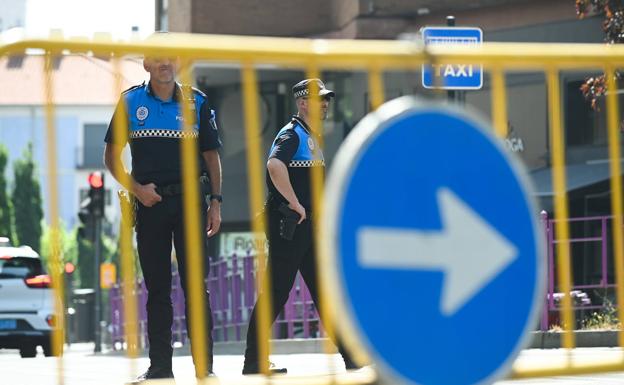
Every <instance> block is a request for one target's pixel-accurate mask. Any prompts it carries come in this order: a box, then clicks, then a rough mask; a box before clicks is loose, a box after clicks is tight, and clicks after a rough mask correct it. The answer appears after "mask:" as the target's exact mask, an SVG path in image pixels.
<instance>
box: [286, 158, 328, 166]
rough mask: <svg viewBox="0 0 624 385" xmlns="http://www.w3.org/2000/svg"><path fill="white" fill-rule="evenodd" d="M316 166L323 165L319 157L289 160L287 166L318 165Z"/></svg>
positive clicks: (323, 162)
mask: <svg viewBox="0 0 624 385" xmlns="http://www.w3.org/2000/svg"><path fill="white" fill-rule="evenodd" d="M318 166H325V161H324V160H322V159H321V160H319V159H315V160H291V161H290V163H288V167H318Z"/></svg>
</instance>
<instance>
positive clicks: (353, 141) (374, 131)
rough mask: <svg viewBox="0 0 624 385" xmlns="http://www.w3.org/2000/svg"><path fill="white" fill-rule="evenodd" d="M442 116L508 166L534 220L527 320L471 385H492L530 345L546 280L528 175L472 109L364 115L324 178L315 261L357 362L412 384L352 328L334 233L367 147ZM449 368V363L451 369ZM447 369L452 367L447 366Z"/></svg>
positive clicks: (430, 106) (398, 105)
mask: <svg viewBox="0 0 624 385" xmlns="http://www.w3.org/2000/svg"><path fill="white" fill-rule="evenodd" d="M431 112H438V113H445V114H448V115H451V116H453V117H456V118H458V119H465V120H468V121H470V123H471V124H472V125H473V126H474V127H477V128H478V129H479V130H480V131H481V133H482V134H483V135H484V136H485V137H486V138H487V139H488V140H489V141H490V142H491V144H492V145H493V146H494V147H496V148H497V149H498V151H499V153H501V155H502V156H503V158H504V159H506V160H507V162H508V164H509V166H510V168H511V170H512V173H513V174H514V175H515V177H516V179H517V180H518V184H519V186H520V188H521V190H522V191H523V192H524V197H525V199H526V203H527V206H528V207H529V209H530V210H531V212H532V213H535V214H534V215H531V218H532V221H531V223H532V226H533V232H534V239H535V243H536V244H535V250H536V251H537V252H536V255H535V258H536V264H535V266H536V269H537V272H536V283H535V286H536V290H535V292H534V295H533V301H532V307H531V310H530V312H529V315H528V317H527V319H526V322H525V325H524V329H523V332H522V334H521V336H520V337H519V338H518V340H517V341H516V344H515V346H514V348H513V349H511V350H510V351H509V353H508V356H507V357H506V358H505V360H504V361H503V363H502V364H501V365H500V366H499V367H498V368H497V369H496V370H495V371H493V372H492V373H490V375H489V376H487V377H486V378H484V379H483V380H482V381H481V382H479V383H477V384H475V385H487V384H492V383H494V382H495V381H498V380H500V379H502V378H503V377H504V376H505V375H506V374H507V373H508V372H509V371H510V369H511V367H512V365H513V362H514V361H515V359H516V358H517V357H518V355H519V354H520V351H521V350H522V349H523V348H524V347H526V346H527V345H528V343H529V342H530V340H531V334H530V331H531V330H533V327H534V325H535V324H536V323H537V321H538V319H539V318H538V317H539V315H540V312H541V309H542V307H543V299H544V293H545V288H546V276H545V274H546V273H545V261H546V257H545V246H544V245H545V242H544V234H543V232H542V231H540V226H539V220H538V212H537V211H536V208H537V205H536V204H535V199H534V195H533V194H532V193H531V192H532V191H534V188H533V183H532V181H531V180H530V178H529V177H528V173H527V172H526V171H523V170H524V165H522V163H521V162H520V160H519V159H517V158H515V157H514V156H513V155H512V154H509V152H508V151H507V150H506V148H505V147H504V146H503V143H502V142H501V141H500V140H499V139H497V138H496V137H495V136H494V135H493V134H492V132H493V129H488V127H491V125H490V124H489V122H488V121H487V120H485V119H484V118H482V117H481V115H480V114H479V113H478V112H477V111H476V110H473V109H471V108H464V109H460V108H459V107H456V106H453V105H442V104H434V103H430V102H426V101H424V100H422V99H420V98H417V97H414V96H404V97H401V98H398V99H395V100H392V101H390V102H387V103H385V104H384V105H382V106H381V107H379V108H378V109H377V110H376V111H374V112H372V113H369V114H368V115H367V116H365V117H364V119H362V120H361V121H360V123H358V124H357V125H356V127H355V128H354V129H353V131H352V132H351V133H350V135H349V136H348V137H347V138H346V139H345V141H344V143H343V145H342V146H341V147H340V148H339V150H338V152H337V154H336V156H335V158H334V161H333V166H332V168H331V169H330V171H329V173H328V177H327V183H326V189H325V204H324V215H323V218H322V221H323V225H322V226H321V232H322V236H321V240H322V242H321V248H322V252H321V253H320V257H321V259H322V263H323V265H324V266H328V267H329V268H328V269H327V274H322V275H320V278H321V280H322V284H323V285H324V287H325V290H326V291H325V292H326V293H333V294H334V295H335V296H336V298H335V299H334V300H332V301H327V302H328V304H329V306H330V310H331V314H332V315H333V318H334V320H335V323H336V326H337V328H338V332H339V335H340V336H341V338H342V339H343V340H344V343H345V344H346V345H347V347H348V348H349V351H350V352H351V353H352V355H353V356H354V358H355V359H356V362H359V363H368V362H372V363H374V364H375V365H376V367H377V369H378V370H379V373H380V374H381V377H382V378H383V379H385V380H388V381H391V382H390V383H397V384H408V385H413V384H415V383H414V382H412V380H410V379H409V378H406V377H404V376H402V375H401V374H400V373H398V372H397V371H396V370H394V369H393V367H392V365H390V364H389V363H388V362H386V360H385V359H384V358H383V357H381V356H380V355H379V354H378V352H377V351H376V349H375V348H374V346H372V344H371V343H370V341H369V339H368V338H367V335H366V334H365V333H364V332H363V329H362V328H361V326H360V324H359V322H356V318H357V317H355V316H354V311H353V307H352V306H351V301H350V298H349V296H348V295H347V293H346V290H345V287H344V284H343V278H344V277H345V275H344V272H343V271H342V268H341V264H340V263H339V260H340V258H341V256H340V251H339V250H340V248H339V245H340V241H341V238H340V234H339V231H338V229H340V226H341V217H339V215H340V213H342V209H343V200H344V196H345V193H346V190H347V187H348V184H349V183H350V181H351V179H352V177H353V171H354V170H353V167H354V166H355V165H357V164H359V162H360V160H361V157H362V156H363V154H364V152H365V150H366V149H367V148H368V147H369V145H370V144H371V143H372V142H373V141H374V140H375V139H376V138H377V137H378V136H379V135H380V134H381V133H383V132H384V131H385V130H386V129H388V128H389V127H390V126H392V125H393V124H394V123H395V122H396V121H398V120H401V119H402V118H404V117H405V116H407V115H414V114H417V113H431ZM451 365H452V363H451ZM451 367H452V366H451Z"/></svg>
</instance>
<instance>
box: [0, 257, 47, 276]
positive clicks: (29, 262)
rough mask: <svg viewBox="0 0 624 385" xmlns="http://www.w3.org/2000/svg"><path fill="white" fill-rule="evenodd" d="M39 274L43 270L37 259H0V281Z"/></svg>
mask: <svg viewBox="0 0 624 385" xmlns="http://www.w3.org/2000/svg"><path fill="white" fill-rule="evenodd" d="M40 274H43V269H42V267H41V261H40V260H39V259H36V258H28V257H12V258H8V259H0V279H7V278H26V277H32V276H35V275H40Z"/></svg>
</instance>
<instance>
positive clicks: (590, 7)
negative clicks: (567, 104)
mask: <svg viewBox="0 0 624 385" xmlns="http://www.w3.org/2000/svg"><path fill="white" fill-rule="evenodd" d="M575 4H576V14H577V16H578V17H579V18H580V19H582V18H584V17H586V16H588V15H602V16H604V21H603V22H602V30H603V31H604V33H605V41H606V42H607V43H608V44H621V43H624V3H623V1H622V0H575ZM615 77H616V80H620V79H621V78H622V73H621V72H620V71H616V73H615ZM606 91H607V86H606V79H605V75H604V74H602V75H599V76H592V77H589V78H587V79H585V83H583V85H581V92H582V93H583V96H585V99H587V100H588V101H589V102H590V103H591V106H592V108H594V109H597V108H598V107H597V104H596V103H597V102H598V99H599V98H600V97H602V96H604V94H605V92H606Z"/></svg>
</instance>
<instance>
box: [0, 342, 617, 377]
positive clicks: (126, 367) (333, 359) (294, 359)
mask: <svg viewBox="0 0 624 385" xmlns="http://www.w3.org/2000/svg"><path fill="white" fill-rule="evenodd" d="M92 351H93V345H92V344H74V345H72V346H71V347H69V349H68V350H67V351H66V353H65V356H64V358H63V360H62V365H63V369H62V373H63V379H62V380H61V379H59V377H58V367H59V360H58V359H55V358H45V357H43V355H42V354H39V355H38V356H37V358H33V359H22V358H20V356H19V354H18V352H17V351H16V350H0V384H2V385H109V384H110V385H121V384H124V382H125V381H127V380H128V379H129V378H133V377H134V376H135V375H136V374H137V373H138V372H139V371H141V370H144V369H145V368H146V367H147V365H148V360H147V358H138V359H136V360H130V359H128V358H125V357H120V356H115V355H107V354H100V355H94V354H93V353H92ZM563 353H564V352H563V351H561V350H538V349H532V350H526V351H524V352H523V353H522V355H521V357H520V358H519V360H518V362H517V365H523V366H524V367H530V366H535V365H538V364H541V363H548V364H554V363H556V362H558V360H562V359H563ZM574 355H575V359H578V360H582V361H583V360H584V361H585V362H586V361H588V360H594V361H599V362H600V361H604V360H608V359H616V358H621V357H624V354H623V353H622V351H621V350H620V349H610V348H593V349H589V348H588V349H575V352H574ZM272 360H273V361H274V362H276V363H278V364H279V365H283V366H286V367H288V369H289V374H288V376H283V377H281V378H279V379H277V380H274V381H273V382H272V384H277V385H279V384H293V383H308V384H312V383H311V382H309V381H305V378H306V377H307V376H317V377H316V379H317V380H318V381H317V382H316V383H318V384H322V383H329V382H330V380H331V379H332V377H333V376H338V377H339V381H338V382H340V383H357V382H358V381H366V380H370V378H371V376H373V375H374V373H373V371H372V370H370V369H367V368H365V369H364V370H361V371H358V372H355V373H349V374H347V373H345V370H344V365H343V364H342V360H341V359H340V357H339V356H338V355H323V354H281V355H275V356H273V357H272ZM242 364H243V357H242V356H240V355H219V356H216V358H215V368H216V371H217V374H218V375H219V380H220V381H219V383H221V384H222V385H228V384H236V385H239V384H240V385H245V384H249V385H252V384H261V383H265V384H266V383H267V382H266V381H264V379H263V378H260V377H255V376H254V377H243V376H242V375H241V374H240V370H241V367H242ZM173 371H174V374H175V376H176V384H177V385H185V384H196V382H195V381H194V374H193V373H194V372H193V365H192V361H191V358H190V357H189V356H180V357H174V363H173ZM212 383H217V382H210V383H207V384H206V385H209V384H212ZM496 385H624V372H623V373H605V374H592V375H580V376H573V377H552V378H540V379H527V380H513V381H512V380H506V381H500V382H497V383H496Z"/></svg>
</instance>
